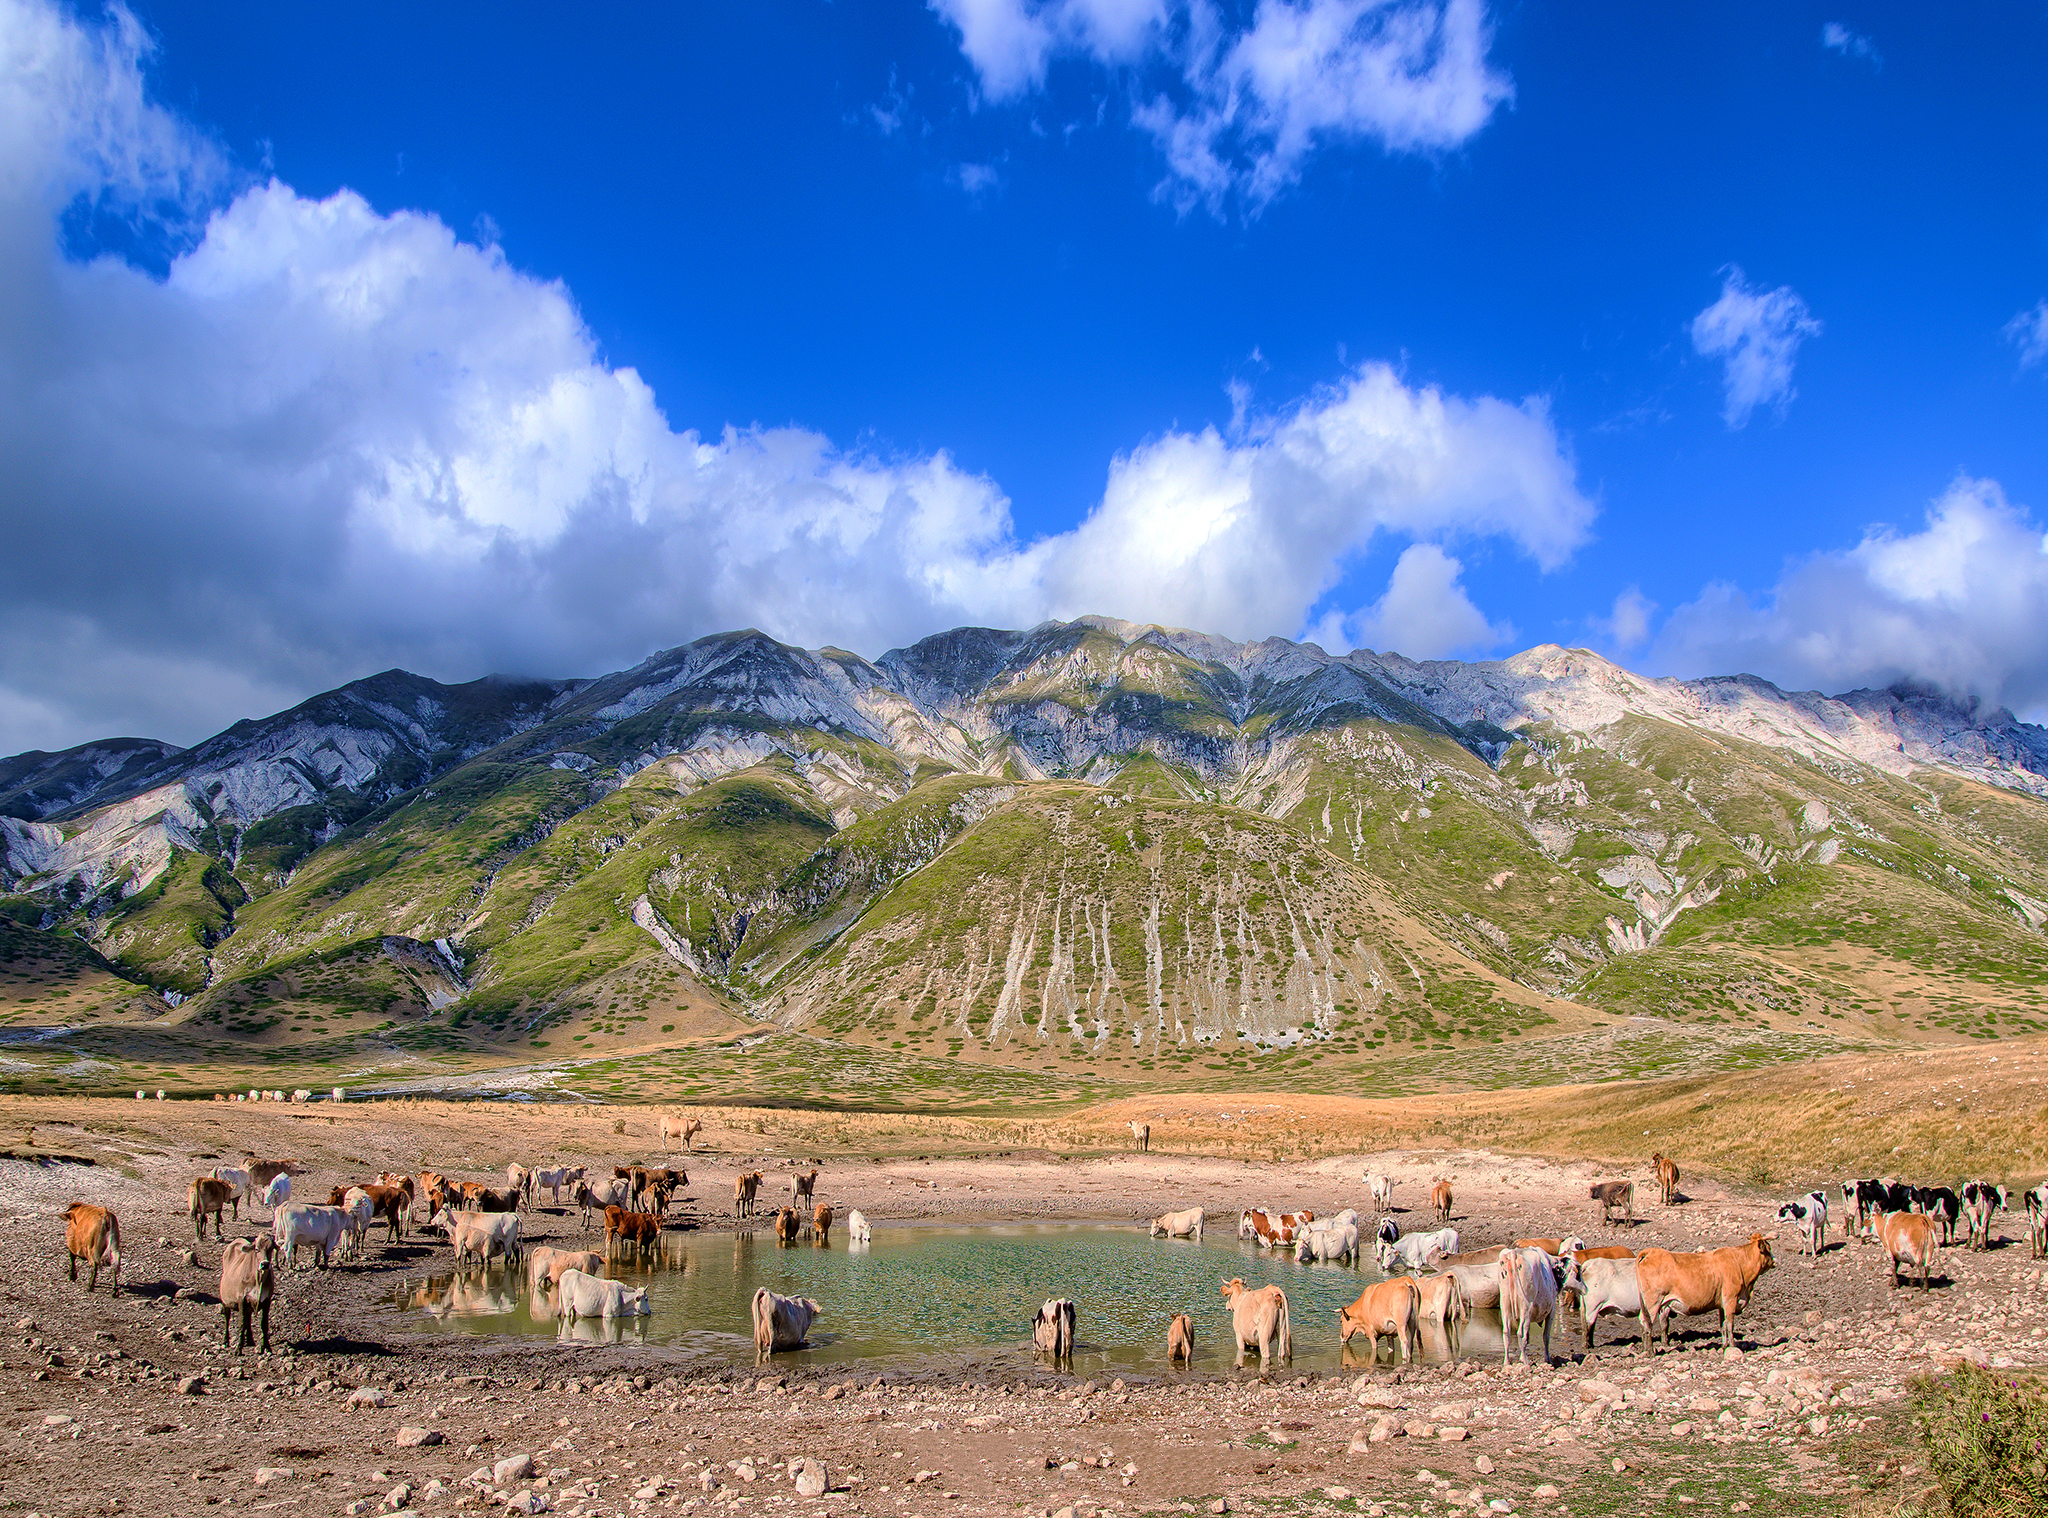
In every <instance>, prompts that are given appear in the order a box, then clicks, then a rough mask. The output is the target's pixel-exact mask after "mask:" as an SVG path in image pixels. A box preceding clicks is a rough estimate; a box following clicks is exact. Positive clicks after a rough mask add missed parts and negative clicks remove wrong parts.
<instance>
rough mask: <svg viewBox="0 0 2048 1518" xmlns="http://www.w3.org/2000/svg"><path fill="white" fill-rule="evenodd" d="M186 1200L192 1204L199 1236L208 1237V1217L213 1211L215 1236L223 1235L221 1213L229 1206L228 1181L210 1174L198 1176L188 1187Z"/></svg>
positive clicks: (193, 1216)
mask: <svg viewBox="0 0 2048 1518" xmlns="http://www.w3.org/2000/svg"><path fill="white" fill-rule="evenodd" d="M185 1200H186V1201H187V1203H189V1204H190V1206H191V1209H192V1224H193V1227H194V1228H195V1229H197V1230H198V1235H199V1237H200V1238H202V1239H203V1238H205V1237H206V1217H207V1214H208V1213H211V1214H212V1215H213V1236H214V1237H215V1238H216V1239H218V1238H219V1237H220V1236H221V1233H220V1215H221V1214H222V1213H223V1212H225V1211H227V1206H228V1183H227V1182H226V1181H217V1180H215V1179H214V1178H213V1177H212V1176H210V1175H202V1176H196V1177H194V1179H193V1181H192V1184H191V1185H190V1186H189V1187H187V1188H186V1192H185Z"/></svg>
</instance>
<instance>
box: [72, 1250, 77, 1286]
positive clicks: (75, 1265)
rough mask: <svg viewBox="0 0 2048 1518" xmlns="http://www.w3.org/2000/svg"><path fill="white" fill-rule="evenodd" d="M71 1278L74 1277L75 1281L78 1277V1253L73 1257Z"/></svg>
mask: <svg viewBox="0 0 2048 1518" xmlns="http://www.w3.org/2000/svg"><path fill="white" fill-rule="evenodd" d="M71 1279H72V1280H74V1281H75V1280H77V1279H78V1256H77V1255H73V1256H72V1257H71Z"/></svg>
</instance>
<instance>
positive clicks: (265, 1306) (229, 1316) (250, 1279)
mask: <svg viewBox="0 0 2048 1518" xmlns="http://www.w3.org/2000/svg"><path fill="white" fill-rule="evenodd" d="M276 1248H277V1245H276V1243H275V1242H274V1241H273V1240H272V1239H271V1237H270V1235H269V1234H267V1233H259V1234H258V1235H256V1237H255V1238H253V1239H236V1240H234V1241H233V1242H231V1243H230V1244H229V1245H228V1246H227V1248H225V1249H223V1250H222V1251H221V1255H220V1347H221V1348H222V1349H226V1348H227V1347H228V1337H229V1332H230V1330H231V1329H232V1327H233V1325H234V1319H235V1309H236V1308H237V1307H239V1308H241V1310H242V1337H241V1342H239V1343H238V1344H236V1345H235V1346H234V1349H235V1353H236V1354H240V1353H241V1352H242V1351H243V1350H245V1349H247V1348H248V1347H249V1326H250V1324H249V1320H250V1318H251V1317H253V1316H255V1315H256V1314H258V1313H260V1314H261V1315H262V1323H263V1353H265V1354H266V1355H267V1354H269V1353H270V1299H271V1298H272V1297H274V1296H276V1295H277V1272H276V1271H275V1270H274V1269H273V1268H272V1266H271V1263H270V1256H271V1252H272V1251H273V1250H274V1249H276Z"/></svg>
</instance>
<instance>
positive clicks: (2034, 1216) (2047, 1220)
mask: <svg viewBox="0 0 2048 1518" xmlns="http://www.w3.org/2000/svg"><path fill="white" fill-rule="evenodd" d="M2026 1205H2027V1243H2028V1244H2029V1245H2030V1246H2031V1247H2032V1249H2033V1255H2034V1258H2035V1259H2037V1260H2038V1259H2040V1258H2041V1257H2042V1256H2043V1255H2048V1181H2044V1182H2042V1183H2041V1184H2040V1185H2039V1186H2036V1187H2035V1188H2034V1189H2033V1190H2032V1191H2029V1192H2028V1193H2027V1196H2026Z"/></svg>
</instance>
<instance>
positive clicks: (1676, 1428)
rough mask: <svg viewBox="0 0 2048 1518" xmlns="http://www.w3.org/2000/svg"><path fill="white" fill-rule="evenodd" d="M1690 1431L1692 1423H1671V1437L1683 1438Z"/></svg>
mask: <svg viewBox="0 0 2048 1518" xmlns="http://www.w3.org/2000/svg"><path fill="white" fill-rule="evenodd" d="M1691 1432H1692V1425H1691V1424H1690V1423H1674V1424H1672V1425H1671V1437H1672V1438H1674V1439H1683V1438H1684V1437H1685V1436H1686V1435H1687V1434H1689V1433H1691Z"/></svg>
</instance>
